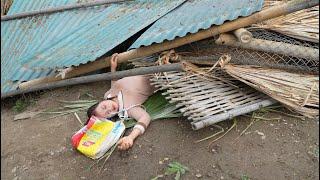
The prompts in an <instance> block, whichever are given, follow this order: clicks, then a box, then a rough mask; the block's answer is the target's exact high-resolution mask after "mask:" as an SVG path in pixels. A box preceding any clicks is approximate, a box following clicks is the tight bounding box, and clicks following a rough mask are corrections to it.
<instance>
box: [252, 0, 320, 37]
mask: <svg viewBox="0 0 320 180" xmlns="http://www.w3.org/2000/svg"><path fill="white" fill-rule="evenodd" d="M281 3H285V2H284V1H276V0H266V1H265V4H264V7H263V8H264V9H267V8H270V7H271V6H275V5H279V4H281ZM253 28H262V29H269V30H273V31H276V32H279V33H282V34H284V35H287V36H290V37H293V38H297V39H301V40H305V41H311V42H316V43H319V6H315V7H312V8H309V9H303V10H300V11H297V12H294V13H291V14H288V15H285V16H279V17H277V18H273V19H270V20H267V21H263V22H261V23H259V24H254V25H253Z"/></svg>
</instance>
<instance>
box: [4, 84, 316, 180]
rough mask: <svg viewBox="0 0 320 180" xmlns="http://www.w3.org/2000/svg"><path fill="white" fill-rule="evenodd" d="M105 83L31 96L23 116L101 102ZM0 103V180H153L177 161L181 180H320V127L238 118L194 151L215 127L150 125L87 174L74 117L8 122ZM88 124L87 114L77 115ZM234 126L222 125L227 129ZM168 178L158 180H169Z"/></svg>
mask: <svg viewBox="0 0 320 180" xmlns="http://www.w3.org/2000/svg"><path fill="white" fill-rule="evenodd" d="M108 87H109V84H108V83H96V84H88V85H78V86H73V87H70V88H60V89H56V90H52V91H46V92H42V93H38V94H36V95H32V96H31V97H28V98H32V99H34V100H35V103H34V104H31V105H30V106H28V107H27V109H26V110H25V111H26V112H28V111H38V110H44V109H47V108H52V109H53V108H57V107H58V103H57V102H56V100H77V99H78V98H79V95H83V94H85V93H86V92H90V93H91V94H93V95H94V96H96V97H102V96H103V93H104V92H105V91H106V90H107V88H108ZM15 100H16V99H13V98H11V99H6V100H5V101H2V103H1V179H102V178H103V179H110V180H111V179H128V180H129V179H130V180H135V179H139V180H141V179H142V180H143V179H146V180H148V179H151V178H152V177H155V176H157V175H159V174H163V173H164V171H165V168H166V166H167V164H168V163H169V162H172V161H178V162H180V163H181V164H183V165H185V166H187V167H189V169H190V171H189V172H187V173H186V174H185V175H183V176H182V179H243V180H245V179H259V180H263V179H268V180H270V179H279V180H282V179H290V180H294V179H304V180H308V179H310V180H311V179H312V180H314V179H319V136H318V133H319V121H318V120H304V121H303V120H301V119H298V118H291V117H288V116H284V115H281V114H277V113H268V114H267V115H266V117H270V118H274V117H281V120H279V121H270V120H269V121H265V120H260V121H258V122H255V123H254V124H253V125H252V126H251V127H250V128H249V129H248V130H247V131H246V133H245V134H244V135H242V136H241V137H240V138H238V139H236V138H237V137H238V136H239V134H240V133H241V132H242V131H243V130H244V129H245V128H246V127H247V126H248V124H249V123H250V121H251V120H250V119H251V118H250V117H245V116H242V117H238V118H236V119H237V126H236V127H235V128H234V129H232V130H231V131H230V132H229V133H228V134H226V135H225V136H224V137H223V138H221V139H219V140H218V141H216V142H214V143H213V144H212V146H210V147H209V146H208V144H209V143H210V142H211V141H212V140H213V139H210V140H208V141H204V142H201V143H194V141H196V140H199V139H202V138H204V137H207V136H209V135H212V134H214V133H216V132H218V131H219V129H217V128H215V127H208V128H204V129H202V130H199V131H193V130H192V129H191V126H190V124H189V122H187V120H186V119H184V118H180V119H167V120H158V121H155V122H153V123H152V124H151V125H150V127H149V128H148V130H147V131H146V133H145V134H144V135H143V136H141V137H139V138H138V139H137V140H136V142H135V144H134V146H133V148H132V149H130V150H129V151H126V152H120V151H115V152H114V153H113V154H112V156H111V157H110V159H109V160H108V161H107V163H106V165H105V168H104V169H103V170H102V171H101V172H99V169H100V168H101V167H102V164H103V162H101V163H99V164H98V165H96V166H94V167H93V169H91V170H89V167H90V165H92V164H93V163H94V162H95V161H94V160H91V159H89V158H87V157H85V156H83V155H81V154H80V153H78V152H77V151H76V150H74V149H73V148H72V147H71V143H70V137H71V136H72V135H73V133H75V132H76V131H77V130H78V129H79V128H80V123H79V122H78V121H77V120H76V118H75V117H74V116H73V115H69V116H65V117H60V118H55V119H50V120H46V118H45V117H36V118H32V119H27V120H20V121H13V118H14V115H16V114H17V113H16V112H14V111H13V106H14V102H15ZM80 117H81V119H82V120H83V121H84V120H85V114H81V116H80ZM232 123H233V122H232V121H226V122H222V123H219V125H220V126H222V127H224V128H226V127H231V125H232ZM173 178H174V176H173V175H172V176H165V177H164V178H161V179H173Z"/></svg>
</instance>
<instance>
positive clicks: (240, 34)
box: [233, 28, 252, 43]
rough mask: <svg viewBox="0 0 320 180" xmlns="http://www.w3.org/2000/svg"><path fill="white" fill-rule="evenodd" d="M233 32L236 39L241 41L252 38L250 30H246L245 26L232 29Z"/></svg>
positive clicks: (244, 41) (248, 40)
mask: <svg viewBox="0 0 320 180" xmlns="http://www.w3.org/2000/svg"><path fill="white" fill-rule="evenodd" d="M233 34H234V35H235V36H236V37H237V39H238V41H240V42H242V43H248V42H250V41H251V39H252V34H251V32H249V31H247V30H246V29H245V28H240V29H237V30H235V31H233Z"/></svg>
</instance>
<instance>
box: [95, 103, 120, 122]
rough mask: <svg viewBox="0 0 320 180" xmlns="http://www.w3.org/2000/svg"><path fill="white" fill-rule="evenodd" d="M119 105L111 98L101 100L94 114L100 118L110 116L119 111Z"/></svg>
mask: <svg viewBox="0 0 320 180" xmlns="http://www.w3.org/2000/svg"><path fill="white" fill-rule="evenodd" d="M118 109H119V106H118V104H117V103H116V102H114V101H111V100H104V101H101V102H100V103H99V104H98V106H97V108H96V109H95V111H94V115H95V116H96V117H99V118H110V117H112V116H114V115H115V114H116V113H117V112H118Z"/></svg>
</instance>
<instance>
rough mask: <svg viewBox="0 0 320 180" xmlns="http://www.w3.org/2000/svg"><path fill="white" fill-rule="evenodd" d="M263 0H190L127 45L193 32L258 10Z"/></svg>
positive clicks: (167, 38) (170, 38) (136, 46)
mask: <svg viewBox="0 0 320 180" xmlns="http://www.w3.org/2000/svg"><path fill="white" fill-rule="evenodd" d="M263 2H264V1H263V0H241V1H235V0H224V1H221V0H189V1H187V2H186V3H184V4H183V5H181V6H180V7H179V8H176V9H175V10H173V11H172V12H170V13H168V14H166V15H165V16H163V17H162V18H160V19H159V20H157V21H156V22H155V23H154V24H153V25H152V26H151V27H150V28H148V30H146V31H145V32H144V33H143V34H142V35H141V36H140V37H139V38H138V39H137V40H136V41H135V42H134V43H133V44H132V46H131V47H130V49H133V48H139V47H140V46H148V45H151V44H152V43H161V42H163V41H165V40H173V39H174V38H176V37H183V36H185V35H187V33H196V32H198V31H199V30H201V29H208V28H209V27H211V26H212V25H221V24H223V23H224V22H225V21H227V20H229V21H231V20H234V19H237V18H238V17H240V16H249V15H251V14H252V13H254V12H256V11H260V10H261V9H262V6H263Z"/></svg>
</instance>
